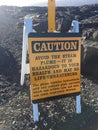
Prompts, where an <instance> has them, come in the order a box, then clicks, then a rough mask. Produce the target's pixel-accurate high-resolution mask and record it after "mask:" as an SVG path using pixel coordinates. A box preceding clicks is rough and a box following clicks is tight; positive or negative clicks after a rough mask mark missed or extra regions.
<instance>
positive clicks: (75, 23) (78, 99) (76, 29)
mask: <svg viewBox="0 0 98 130" xmlns="http://www.w3.org/2000/svg"><path fill="white" fill-rule="evenodd" d="M72 25H73V31H72V32H74V33H79V22H78V20H73V21H72ZM76 113H77V114H80V113H81V96H80V95H78V96H76Z"/></svg>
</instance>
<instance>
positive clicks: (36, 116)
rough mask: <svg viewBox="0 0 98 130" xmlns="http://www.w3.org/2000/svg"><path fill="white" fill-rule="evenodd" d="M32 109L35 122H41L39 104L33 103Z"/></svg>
mask: <svg viewBox="0 0 98 130" xmlns="http://www.w3.org/2000/svg"><path fill="white" fill-rule="evenodd" d="M32 107H33V116H34V122H38V121H39V112H38V104H34V103H32Z"/></svg>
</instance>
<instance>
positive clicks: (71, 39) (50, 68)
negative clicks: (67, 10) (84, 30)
mask: <svg viewBox="0 0 98 130" xmlns="http://www.w3.org/2000/svg"><path fill="white" fill-rule="evenodd" d="M80 52H81V36H80V34H78V33H67V34H62V33H61V34H60V33H47V34H44V33H43V34H38V33H30V34H29V60H30V84H31V97H32V101H33V102H34V103H37V102H40V101H43V100H50V99H55V98H60V97H64V96H67V95H70V94H79V93H80Z"/></svg>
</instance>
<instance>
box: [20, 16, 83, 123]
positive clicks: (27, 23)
mask: <svg viewBox="0 0 98 130" xmlns="http://www.w3.org/2000/svg"><path fill="white" fill-rule="evenodd" d="M73 24H74V26H73V30H75V32H76V33H78V32H79V24H78V21H76V20H74V21H73ZM32 27H33V25H32V19H30V18H25V19H24V28H23V46H22V66H21V81H20V84H21V85H23V84H24V80H25V74H30V68H29V64H27V63H26V57H27V51H28V34H29V33H30V32H33V28H32ZM32 107H33V115H34V122H38V121H39V112H38V104H37V103H36V104H34V103H33V104H32ZM76 113H77V114H80V113H81V97H80V95H78V96H76Z"/></svg>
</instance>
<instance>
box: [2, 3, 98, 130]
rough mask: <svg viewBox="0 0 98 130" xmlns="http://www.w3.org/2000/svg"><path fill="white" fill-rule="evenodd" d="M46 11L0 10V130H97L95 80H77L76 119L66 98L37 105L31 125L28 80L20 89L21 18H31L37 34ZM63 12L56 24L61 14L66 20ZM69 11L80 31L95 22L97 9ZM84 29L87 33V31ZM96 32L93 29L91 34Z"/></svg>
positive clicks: (71, 101) (97, 84) (97, 87)
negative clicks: (79, 108) (79, 110)
mask: <svg viewBox="0 0 98 130" xmlns="http://www.w3.org/2000/svg"><path fill="white" fill-rule="evenodd" d="M46 10H47V9H46V8H44V9H42V8H41V9H40V12H39V8H32V7H25V8H19V7H0V130H77V129H78V130H98V80H97V79H94V78H93V77H92V78H91V77H85V76H82V77H81V79H82V80H81V100H82V102H81V103H82V113H81V114H80V115H77V114H76V113H75V97H68V98H63V99H59V100H55V101H50V102H43V103H39V115H40V121H39V122H38V123H34V121H33V115H32V106H31V102H30V93H29V76H27V77H26V80H25V85H24V86H20V68H21V50H22V27H23V18H24V16H26V15H29V16H30V17H32V18H33V19H34V26H35V28H34V29H35V30H37V28H38V27H40V26H37V25H38V24H40V23H42V22H43V20H44V21H45V18H44V17H43V14H45V17H46V18H47V13H46ZM69 10H70V9H69ZM69 10H68V9H67V11H69ZM64 11H65V9H63V8H59V10H58V11H57V21H58V19H59V18H60V15H61V14H64V15H65V16H66V13H65V12H64ZM70 11H71V14H72V17H73V16H74V15H79V18H80V21H82V23H83V24H82V25H83V27H82V29H83V30H84V26H85V24H84V23H85V22H84V21H86V20H87V19H89V18H90V19H92V20H93V21H94V20H95V19H93V16H94V15H95V16H96V19H97V20H96V22H98V16H97V13H96V12H97V11H98V5H95V6H94V5H92V6H84V7H79V8H78V7H76V8H71V10H70ZM89 11H90V12H92V13H88V12H89ZM62 12H63V13H62ZM82 12H83V13H82ZM94 12H95V13H94ZM72 17H71V18H72ZM37 21H38V23H37ZM46 21H47V20H46ZM87 22H88V21H87ZM92 23H93V22H92ZM86 24H87V23H86ZM41 27H42V26H41ZM46 27H47V26H46ZM86 27H87V26H86ZM46 29H47V28H44V29H43V31H46ZM86 29H87V30H89V27H87V28H86ZM96 29H97V27H96V26H93V30H96ZM84 31H85V30H84Z"/></svg>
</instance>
